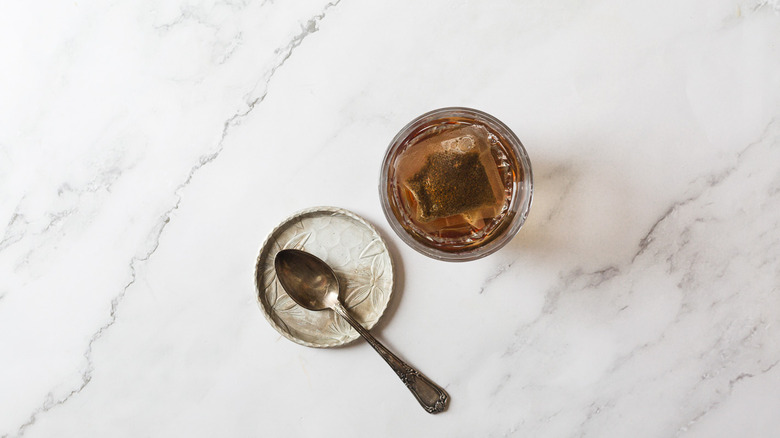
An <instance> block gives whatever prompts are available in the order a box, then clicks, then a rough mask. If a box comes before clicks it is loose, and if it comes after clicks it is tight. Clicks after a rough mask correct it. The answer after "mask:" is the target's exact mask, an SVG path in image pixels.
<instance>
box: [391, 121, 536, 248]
mask: <svg viewBox="0 0 780 438" xmlns="http://www.w3.org/2000/svg"><path fill="white" fill-rule="evenodd" d="M532 195H533V175H532V172H531V162H530V160H529V159H528V153H527V152H526V151H525V148H524V147H523V145H522V143H520V140H519V139H518V138H517V136H515V134H514V133H513V132H512V131H511V130H510V129H509V128H508V127H507V126H506V125H504V124H503V123H502V122H501V121H500V120H498V119H496V118H495V117H493V116H491V115H489V114H487V113H484V112H482V111H479V110H475V109H470V108H459V107H452V108H441V109H437V110H434V111H431V112H428V113H425V114H423V115H421V116H419V117H417V118H416V119H414V120H412V121H411V122H410V123H409V124H408V125H406V126H405V127H404V128H403V129H401V131H400V132H399V133H398V134H397V135H396V136H395V138H393V141H392V142H390V146H389V147H388V149H387V153H386V154H385V158H384V161H383V162H382V172H381V177H380V181H379V197H380V199H381V202H382V209H383V211H384V213H385V216H386V217H387V220H388V221H389V222H390V226H391V227H392V228H393V230H394V231H395V232H396V234H398V236H399V237H400V238H401V240H403V241H404V242H405V243H406V244H408V245H409V246H411V247H412V248H414V249H415V250H417V251H418V252H420V253H422V254H425V255H427V256H429V257H432V258H434V259H438V260H445V261H453V262H456V261H457V262H459V261H469V260H476V259H479V258H482V257H485V256H487V255H489V254H492V253H494V252H496V251H498V250H499V249H500V248H501V247H503V246H504V245H506V244H507V243H508V242H509V241H510V240H512V237H514V236H515V234H517V232H518V231H519V230H520V227H522V225H523V223H524V222H525V220H526V217H527V216H528V211H529V209H530V207H531V198H532Z"/></svg>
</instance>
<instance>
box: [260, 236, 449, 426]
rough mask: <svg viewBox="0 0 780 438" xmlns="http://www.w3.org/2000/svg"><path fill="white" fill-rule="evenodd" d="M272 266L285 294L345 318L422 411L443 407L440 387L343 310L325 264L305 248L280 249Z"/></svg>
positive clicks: (335, 283) (333, 276)
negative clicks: (377, 354)
mask: <svg viewBox="0 0 780 438" xmlns="http://www.w3.org/2000/svg"><path fill="white" fill-rule="evenodd" d="M274 268H275V269H276V275H277V277H278V278H279V282H280V283H281V284H282V287H283V288H284V290H285V291H286V292H287V295H289V296H290V298H292V299H293V301H295V302H296V303H298V305H300V306H301V307H303V308H305V309H309V310H325V309H331V310H333V311H334V312H336V313H338V314H339V315H340V316H341V317H343V318H344V319H346V320H347V322H349V323H350V325H352V327H354V328H355V330H357V332H358V333H360V335H361V336H363V338H365V340H366V341H368V343H369V344H371V346H372V347H374V350H376V352H377V353H379V355H380V356H382V358H383V359H384V360H385V361H386V362H387V364H388V365H390V368H392V369H393V371H395V373H396V374H398V377H400V378H401V381H403V382H404V384H405V385H406V387H407V388H409V390H410V391H412V394H414V397H415V398H416V399H417V401H418V402H420V404H421V405H422V407H423V408H424V409H425V410H426V411H428V412H429V413H431V414H436V413H439V412H441V411H443V410H444V409H445V408H446V406H447V402H448V399H449V396H448V395H447V393H446V392H445V391H444V389H442V388H441V387H440V386H439V385H437V384H435V383H433V382H432V381H431V380H430V379H428V378H427V377H425V376H424V375H423V374H421V373H420V372H419V371H417V370H416V369H414V368H412V367H411V366H409V365H408V364H407V363H406V362H404V361H402V360H401V359H399V358H398V356H396V355H395V354H393V353H392V352H390V350H388V349H387V347H385V346H384V345H382V344H381V343H379V341H377V340H376V339H375V338H374V337H373V336H372V335H371V333H369V332H368V330H366V329H365V328H363V326H361V325H360V323H359V322H357V321H356V320H355V318H353V317H352V315H350V314H349V313H348V312H347V309H345V308H344V306H343V305H342V304H341V301H340V300H339V291H340V287H339V280H338V278H336V273H335V272H333V269H331V267H330V266H328V264H327V263H325V262H323V261H322V260H320V259H319V258H317V257H315V256H314V255H312V254H309V253H308V252H305V251H301V250H297V249H284V250H282V251H279V253H278V254H277V255H276V258H275V259H274Z"/></svg>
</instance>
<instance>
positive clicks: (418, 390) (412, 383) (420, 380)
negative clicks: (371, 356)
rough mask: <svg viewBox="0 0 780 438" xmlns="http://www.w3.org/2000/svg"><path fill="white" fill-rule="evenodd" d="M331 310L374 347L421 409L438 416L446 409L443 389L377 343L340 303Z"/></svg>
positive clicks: (445, 396) (446, 400) (446, 397)
mask: <svg viewBox="0 0 780 438" xmlns="http://www.w3.org/2000/svg"><path fill="white" fill-rule="evenodd" d="M333 310H334V311H335V312H336V313H338V314H339V315H341V316H342V317H343V318H344V319H346V320H347V322H349V324H350V325H351V326H352V327H354V328H355V330H357V332H358V333H360V336H363V338H364V339H365V340H366V341H368V343H369V344H371V346H372V347H374V350H376V352H377V353H379V355H380V356H382V358H383V359H384V360H385V362H387V364H388V365H390V368H392V369H393V371H395V373H396V374H397V375H398V377H400V378H401V381H402V382H404V384H405V385H406V387H407V388H409V391H411V392H412V394H414V398H416V399H417V401H418V402H420V404H421V405H422V407H423V409H425V410H426V411H427V412H428V413H431V414H438V413H439V412H441V411H443V410H444V409H445V408H446V407H447V402H448V401H449V396H448V395H447V392H446V391H444V389H442V388H441V387H440V386H439V385H437V384H435V383H434V382H433V381H432V380H431V379H429V378H427V377H425V375H423V374H422V373H420V372H419V371H417V370H416V369H414V368H412V367H411V366H410V365H409V364H407V363H406V362H404V361H403V360H401V359H400V358H399V357H398V356H396V355H395V354H393V353H392V352H391V351H390V350H388V349H387V347H385V346H384V345H382V343H380V342H379V341H377V340H376V338H374V336H373V335H371V333H369V331H368V330H366V329H365V328H363V326H362V325H360V323H359V322H357V320H356V319H355V318H353V317H352V315H350V314H349V312H347V309H345V308H344V306H342V305H341V303H336V305H335V306H334V307H333Z"/></svg>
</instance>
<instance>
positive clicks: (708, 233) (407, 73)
mask: <svg viewBox="0 0 780 438" xmlns="http://www.w3.org/2000/svg"><path fill="white" fill-rule="evenodd" d="M1 9H2V13H0V63H2V68H1V69H0V71H2V80H0V224H2V227H3V230H0V364H2V365H1V366H0V436H8V437H19V436H24V437H50V436H74V437H76V436H77V437H84V436H111V437H120V436H133V437H137V436H204V437H205V436H236V437H238V436H241V437H243V436H246V437H250V436H252V437H253V436H346V437H364V436H421V435H422V434H423V433H424V434H428V435H432V436H446V437H460V436H462V437H472V436H484V437H487V436H493V437H499V436H551V437H559V436H589V437H627V436H631V437H645V436H647V437H666V436H686V437H718V436H723V437H733V436H750V437H768V436H776V435H777V433H778V432H777V431H778V430H780V416H778V415H777V413H778V409H779V408H780V366H778V363H780V4H779V3H778V2H777V1H776V0H772V1H756V0H715V1H705V0H691V1H687V2H679V1H657V2H619V1H587V2H582V1H575V0H565V1H562V2H545V1H539V0H522V1H489V2H478V1H456V2H452V1H444V0H437V1H430V2H413V1H406V2H398V1H394V2H389V1H384V2H373V1H368V2H366V1H364V2H358V1H353V0H341V1H336V2H332V3H327V2H325V1H324V0H307V1H298V2H292V1H289V0H288V1H283V0H275V1H273V0H265V1H249V0H246V1H244V0H235V1H210V0H171V1H166V2H158V1H156V0H138V1H130V0H119V1H115V2H99V1H83V0H78V1H70V2H56V1H48V2H45V5H42V4H41V2H23V1H17V0H11V1H9V2H5V3H3V5H2V8H1ZM451 105H463V106H471V107H475V108H479V109H482V110H484V111H487V112H489V113H492V114H493V115H495V116H497V117H499V118H500V119H502V120H503V121H504V122H505V123H506V124H508V125H509V126H510V127H512V128H513V129H514V131H515V132H516V133H517V134H518V136H519V137H520V139H521V140H522V141H523V142H524V143H525V145H526V148H527V149H528V152H529V154H530V156H531V160H532V163H533V165H534V170H535V175H536V196H535V201H534V205H533V207H532V210H531V215H530V218H529V221H528V222H527V225H526V226H525V227H524V228H523V229H522V230H521V232H520V234H519V235H518V236H517V237H516V238H515V239H514V240H513V241H512V242H511V243H510V245H509V246H507V247H505V248H504V249H503V250H501V251H500V252H498V253H496V254H494V255H492V256H490V257H488V258H486V259H483V260H480V261H476V262H470V263H466V264H451V263H443V262H436V261H433V260H431V259H427V258H425V257H424V256H422V255H419V254H417V253H416V252H414V251H413V250H411V249H410V248H408V247H406V246H404V245H403V244H402V243H401V241H400V240H399V239H398V238H397V237H396V236H395V235H393V234H391V230H390V228H389V226H388V224H387V222H386V221H385V219H384V217H383V215H382V213H381V209H380V204H379V200H378V196H377V189H376V186H377V179H378V173H379V166H380V161H381V158H382V156H383V153H384V151H385V148H386V146H387V144H388V142H389V140H390V139H391V138H392V136H393V135H394V134H395V133H396V132H397V131H398V130H399V129H400V128H401V127H402V126H403V125H404V124H405V123H407V122H408V121H409V120H411V119H412V118H413V117H415V116H417V115H419V114H421V113H423V112H425V111H428V110H430V109H434V108H437V107H442V106H451ZM313 205H334V206H339V207H344V208H347V209H350V210H353V211H355V212H357V213H358V214H360V215H362V216H363V217H365V218H366V219H367V220H369V221H370V222H372V223H373V224H375V225H376V226H377V227H378V228H379V230H380V231H381V232H383V234H384V236H385V238H386V239H387V240H388V242H389V244H390V245H391V247H392V251H393V255H394V259H395V262H396V267H397V272H396V274H397V276H398V280H399V281H398V283H397V287H396V290H395V292H394V296H393V300H392V301H391V303H390V307H389V311H388V313H387V314H386V316H385V318H384V319H383V320H382V321H380V323H379V325H378V326H377V330H376V333H377V335H378V336H379V337H380V338H381V339H382V340H384V341H385V342H386V343H387V344H388V345H389V346H391V347H393V348H394V349H395V350H396V351H397V352H398V353H399V354H400V355H401V356H403V357H405V358H406V359H408V360H409V361H410V362H411V363H412V364H414V365H416V366H417V367H419V368H420V369H421V370H422V371H423V372H425V373H426V374H428V375H429V376H430V377H432V378H433V379H434V380H436V381H437V382H439V383H441V384H442V385H444V386H446V388H447V390H448V391H449V393H450V395H451V397H452V403H451V405H450V409H449V410H448V411H447V412H445V413H443V414H441V415H438V416H430V415H428V414H426V413H424V412H423V411H422V410H421V409H420V407H419V406H418V405H417V403H416V402H415V401H414V399H413V398H412V397H411V396H410V395H409V394H408V393H407V391H406V389H404V387H403V386H402V385H401V383H399V382H398V381H397V378H396V377H395V375H393V373H392V372H391V371H390V370H389V368H387V366H386V365H385V364H384V363H383V362H382V361H381V360H380V359H379V358H378V357H377V356H376V355H375V354H374V353H373V352H372V351H371V349H370V347H369V346H368V345H367V344H365V343H356V344H354V345H353V346H350V347H346V348H341V349H335V350H318V349H309V348H306V347H302V346H300V345H297V344H294V343H292V342H289V341H288V340H286V339H284V338H282V337H281V336H280V335H279V334H278V333H276V332H275V331H274V330H273V329H272V328H271V327H270V326H269V325H268V324H267V322H266V321H265V319H264V318H263V316H262V314H261V313H260V311H259V309H258V307H257V304H256V302H255V289H254V284H253V269H254V261H255V258H256V256H257V251H258V249H259V246H260V243H261V242H262V241H263V239H264V238H265V236H266V234H267V233H268V232H269V231H270V229H271V228H272V227H273V226H274V225H276V223H278V221H280V220H281V219H282V218H284V217H286V216H287V215H288V214H290V213H291V212H293V211H295V210H298V209H302V208H305V207H310V206H313Z"/></svg>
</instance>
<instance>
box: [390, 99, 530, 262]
mask: <svg viewBox="0 0 780 438" xmlns="http://www.w3.org/2000/svg"><path fill="white" fill-rule="evenodd" d="M445 117H464V118H466V119H471V120H474V121H477V122H481V123H484V124H485V125H486V126H487V127H488V128H490V129H492V130H495V131H496V132H497V133H498V134H500V135H501V137H502V138H503V139H505V140H506V143H507V144H504V146H505V147H506V148H507V149H509V150H508V151H507V152H510V153H511V154H513V155H514V157H512V159H513V160H514V161H516V162H517V165H518V166H519V169H520V170H522V172H523V178H522V180H521V181H515V182H514V184H516V187H515V193H513V197H512V198H513V199H512V201H511V202H510V205H509V213H508V216H507V217H506V218H504V219H503V220H502V221H509V223H508V224H507V225H500V226H501V227H503V229H502V230H500V231H499V235H497V236H496V237H495V238H493V239H492V240H490V241H488V242H486V243H484V244H483V245H479V246H476V247H474V248H470V249H465V250H462V251H445V250H441V249H438V248H435V247H432V246H429V245H426V244H425V243H424V242H423V241H421V240H418V239H417V238H415V237H414V235H413V234H412V231H410V230H408V229H407V228H405V227H404V226H403V225H402V224H401V222H400V220H399V218H398V217H397V216H396V213H395V212H394V211H393V208H394V207H393V205H391V200H390V196H389V192H388V186H389V184H388V177H389V175H390V166H391V164H392V161H393V159H394V158H395V155H396V153H397V152H398V151H399V149H400V148H401V147H403V146H405V140H407V139H408V138H409V136H410V134H412V133H413V132H414V131H415V130H416V129H418V128H420V127H422V126H425V125H427V124H430V123H431V122H434V121H436V120H439V119H443V118H445ZM502 144H503V142H502ZM379 197H380V200H381V204H382V211H383V213H384V215H385V218H386V219H387V221H388V222H389V223H390V227H391V228H392V229H393V231H394V232H395V233H396V234H397V235H398V237H400V238H401V240H402V241H403V242H404V243H406V244H407V245H409V246H410V247H411V248H412V249H414V250H416V251H417V252H419V253H421V254H423V255H426V256H428V257H431V258H433V259H436V260H442V261H450V262H465V261H471V260H477V259H480V258H483V257H486V256H488V255H490V254H493V253H494V252H496V251H498V250H499V249H501V248H502V247H504V246H505V245H506V244H507V243H509V241H511V240H512V238H513V237H514V236H515V235H516V234H517V232H518V231H519V230H520V228H521V227H522V226H523V224H524V223H525V221H526V219H527V217H528V212H529V210H530V208H531V203H532V200H533V172H532V170H531V161H530V159H529V157H528V152H527V151H526V150H525V147H524V146H523V144H522V142H521V141H520V139H519V138H517V135H515V133H514V132H513V131H512V130H511V129H510V128H509V127H508V126H506V125H505V124H504V123H503V122H501V121H500V120H498V119H497V118H495V117H493V116H492V115H490V114H488V113H486V112H484V111H480V110H477V109H473V108H467V107H445V108H438V109H435V110H432V111H428V112H426V113H424V114H422V115H420V116H418V117H415V118H414V119H413V120H412V121H410V122H409V123H407V124H406V125H405V126H404V127H403V128H401V130H400V131H398V133H397V134H396V135H395V136H394V137H393V139H392V140H391V142H390V145H389V146H388V148H387V151H386V152H385V156H384V159H383V160H382V170H381V172H380V180H379ZM396 208H398V207H396ZM510 216H511V217H510Z"/></svg>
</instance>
